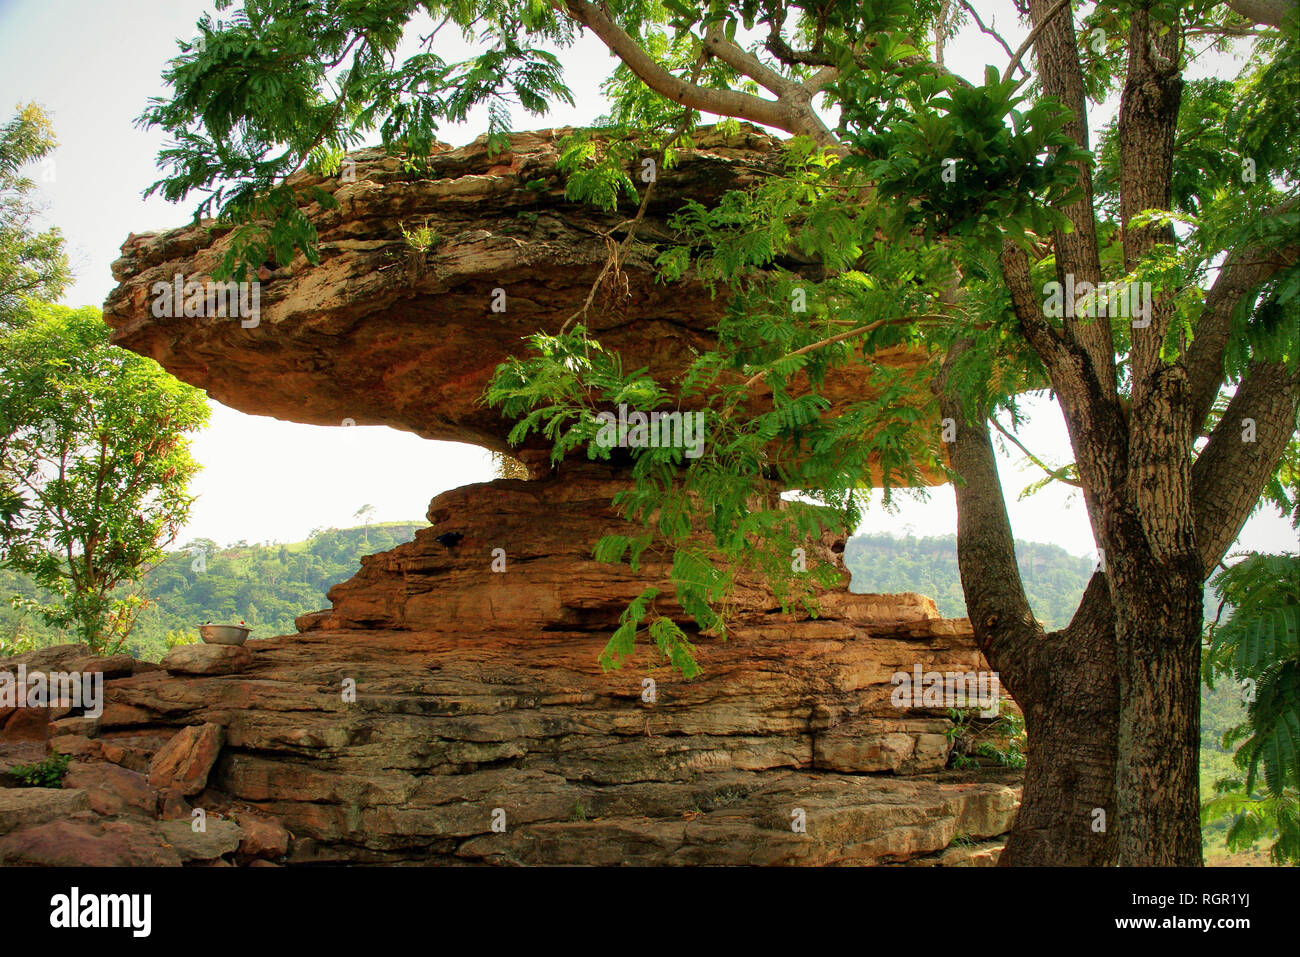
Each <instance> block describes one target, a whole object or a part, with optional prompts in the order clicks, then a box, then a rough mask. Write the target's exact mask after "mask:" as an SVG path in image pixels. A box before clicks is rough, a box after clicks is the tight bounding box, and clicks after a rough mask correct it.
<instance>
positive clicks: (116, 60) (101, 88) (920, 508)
mask: <svg viewBox="0 0 1300 957" xmlns="http://www.w3.org/2000/svg"><path fill="white" fill-rule="evenodd" d="M979 7H980V10H981V16H982V17H983V19H984V21H985V23H986V24H989V25H990V26H993V25H996V27H997V28H998V29H999V30H1000V31H1001V32H1002V33H1003V35H1004V36H1005V37H1006V38H1007V40H1008V42H1009V43H1010V44H1011V45H1012V46H1013V48H1014V47H1015V46H1016V45H1018V44H1019V42H1020V40H1021V39H1022V38H1023V37H1024V35H1025V30H1024V28H1023V27H1021V26H1020V24H1019V23H1018V21H1017V17H1016V13H1015V10H1014V7H1013V6H1012V5H1011V3H1010V2H1009V0H994V2H980V4H979ZM205 9H211V4H210V3H209V2H204V0H117V2H113V3H105V2H96V0H0V111H3V112H4V117H5V119H7V118H8V117H9V116H11V115H12V108H13V107H14V106H16V105H17V104H18V103H20V102H27V101H30V100H35V101H37V102H38V103H40V104H42V105H43V106H44V107H45V108H46V109H47V110H49V111H50V113H51V114H52V116H53V120H54V125H55V129H56V132H57V135H58V138H59V141H60V146H59V148H58V150H57V151H56V153H55V154H54V166H53V169H52V171H49V173H50V174H51V175H47V171H46V170H44V169H42V168H41V167H36V168H34V170H33V173H32V175H33V178H35V179H36V180H37V181H38V183H39V185H40V192H41V197H42V200H43V202H44V203H45V215H46V218H47V219H48V221H49V222H50V223H52V224H54V225H57V226H59V227H60V228H61V229H62V230H63V232H64V234H65V235H66V237H67V239H68V247H69V252H70V255H71V257H72V262H73V267H74V270H75V273H76V281H75V283H74V285H73V286H72V288H71V289H70V290H69V292H68V294H67V295H66V296H65V297H64V302H66V303H67V304H69V305H73V306H80V305H87V304H91V305H95V306H100V305H102V303H103V301H104V299H105V297H106V296H107V294H108V292H109V290H110V289H112V288H113V286H114V285H115V282H114V280H113V278H112V274H111V272H110V270H109V266H110V264H111V263H112V261H113V260H114V259H116V258H117V256H118V255H119V249H120V246H121V244H122V241H123V240H124V239H125V238H126V236H127V234H128V233H130V232H133V231H134V232H145V231H147V230H150V229H159V228H167V227H171V226H177V225H182V224H183V223H185V222H186V221H187V220H188V219H189V217H190V215H191V213H192V207H191V206H184V205H183V206H173V205H171V204H168V203H166V202H164V201H163V200H161V199H158V198H153V199H150V200H148V201H145V200H143V199H141V193H142V192H143V190H144V189H145V188H146V187H148V186H149V184H151V183H152V182H154V181H155V180H156V179H158V178H159V177H158V171H157V167H156V166H155V157H156V154H157V152H158V149H159V148H160V147H161V146H162V145H163V136H162V135H161V133H159V132H158V131H142V130H139V129H137V128H135V125H134V120H135V117H137V116H138V115H139V114H140V113H141V111H142V110H143V109H144V108H145V105H146V103H147V100H148V99H149V98H150V97H152V96H163V95H165V93H166V91H165V89H164V87H163V84H162V82H161V80H160V75H161V70H162V66H163V63H164V61H166V60H167V59H169V58H171V57H172V56H174V55H175V54H176V49H177V48H176V45H175V40H176V39H177V38H178V37H186V38H190V37H193V36H194V35H195V32H196V31H195V29H194V23H195V21H196V20H197V19H198V17H199V16H200V14H201V13H202V12H203V11H204V10H205ZM985 11H989V12H985ZM220 16H221V14H220V13H215V12H214V17H217V18H220ZM423 32H425V33H427V32H428V29H427V25H425V26H424V29H423ZM444 39H445V40H446V41H447V42H446V43H444ZM457 46H459V40H458V38H456V37H454V36H452V35H451V34H449V33H448V31H443V34H440V36H439V40H438V49H439V52H440V53H442V54H443V55H444V56H449V55H451V54H452V53H454V47H457ZM562 57H563V62H564V64H565V67H566V70H567V77H568V83H569V87H570V89H571V90H572V91H573V93H574V96H575V99H576V100H577V103H576V105H575V107H573V108H567V107H561V108H560V109H557V110H555V111H554V112H552V113H551V114H549V115H548V116H547V117H545V118H539V117H532V116H528V115H527V114H524V113H522V111H518V112H517V114H516V120H515V127H516V128H517V129H536V128H541V127H547V126H565V125H570V124H572V125H582V124H585V123H589V122H590V121H591V120H592V119H594V118H595V117H596V116H598V115H600V114H601V113H604V112H606V108H605V104H604V103H603V101H602V99H601V97H600V95H599V91H598V87H599V84H600V81H601V80H602V79H603V78H604V77H605V76H606V75H607V74H608V73H609V72H610V70H612V68H613V65H614V61H613V60H612V58H611V57H610V56H609V55H608V54H607V52H606V51H605V49H604V47H603V46H601V45H600V44H599V43H598V42H597V41H595V40H594V39H593V38H591V37H587V38H585V39H584V40H583V41H582V42H580V43H579V44H578V45H577V46H576V47H573V48H570V49H569V50H567V51H565V52H564V53H563V54H562ZM945 58H946V61H947V65H948V66H949V67H950V68H951V69H954V70H956V71H957V72H959V73H962V74H964V75H966V76H969V77H972V78H978V77H979V76H980V75H981V74H982V71H983V64H984V63H985V62H992V63H995V64H998V65H999V66H1000V65H1001V64H1003V63H1004V62H1005V59H1006V55H1005V53H1003V52H1002V51H1001V50H1000V49H999V48H998V47H997V46H996V45H995V44H994V42H993V41H992V40H990V39H989V38H987V37H985V36H983V35H981V34H980V33H979V32H978V31H977V30H975V29H973V28H970V27H968V28H967V29H966V31H965V32H964V33H963V34H962V35H961V36H960V37H958V38H957V39H955V40H954V41H951V42H950V43H949V45H948V47H947V49H946V53H945ZM1203 60H1204V61H1205V62H1202V63H1200V64H1198V72H1199V73H1207V72H1212V71H1213V69H1215V68H1216V67H1217V68H1218V69H1221V70H1225V71H1226V70H1228V69H1230V66H1229V65H1228V64H1226V63H1225V62H1224V61H1223V60H1221V59H1220V60H1217V61H1209V60H1208V59H1206V58H1203ZM1225 75H1226V73H1225ZM1105 118H1106V117H1104V116H1101V115H1096V116H1093V117H1092V118H1091V123H1092V128H1093V129H1094V130H1096V129H1098V128H1099V127H1100V125H1101V121H1102V120H1104V119H1105ZM485 128H486V119H485V117H481V116H480V117H476V118H475V119H474V121H473V122H471V123H469V124H467V125H465V126H463V127H460V128H447V129H444V130H443V131H442V132H441V134H440V137H441V138H442V139H444V140H447V141H449V142H452V143H453V144H456V145H460V144H463V143H466V142H469V141H470V140H471V139H473V138H474V137H475V136H477V135H478V134H480V133H482V132H483V131H484V130H485ZM1029 408H1030V409H1031V410H1032V414H1031V418H1030V422H1029V423H1028V425H1027V426H1026V427H1025V428H1024V429H1023V430H1022V432H1021V433H1020V435H1021V439H1022V441H1024V442H1025V444H1026V445H1027V446H1028V447H1029V448H1031V449H1034V450H1035V451H1036V452H1038V454H1040V455H1041V456H1043V457H1045V458H1046V459H1048V460H1049V461H1050V462H1052V463H1053V464H1061V463H1063V462H1067V461H1069V460H1070V458H1071V456H1070V453H1069V446H1068V441H1067V439H1066V435H1065V428H1064V424H1063V422H1062V419H1061V416H1060V413H1059V411H1058V410H1057V408H1056V406H1055V405H1054V404H1050V403H1047V402H1044V401H1038V402H1033V403H1031V404H1030V406H1029ZM194 454H195V457H196V458H197V459H198V461H199V462H201V463H202V464H203V466H204V471H203V472H202V473H200V475H199V477H198V478H197V479H196V480H195V482H194V486H193V490H194V491H195V492H197V493H198V495H199V498H198V501H197V502H196V503H195V506H194V509H193V512H192V514H191V520H190V522H189V524H188V526H187V528H186V531H185V533H184V534H183V535H182V537H181V539H180V541H182V542H183V541H185V540H187V539H189V538H197V537H206V538H212V539H215V540H216V541H217V542H219V543H227V542H234V541H237V540H240V539H244V540H247V541H249V542H263V541H294V540H298V539H302V538H304V537H306V535H307V534H308V532H309V531H310V530H311V529H313V528H316V527H318V526H331V525H332V526H339V527H343V526H348V525H354V524H357V521H356V520H355V519H354V518H353V514H354V513H355V512H356V510H357V509H358V508H359V507H360V506H362V505H364V504H373V505H374V506H375V508H376V514H375V516H374V519H375V520H376V521H398V520H418V519H422V518H423V516H424V513H425V509H426V508H427V505H428V501H429V499H430V498H431V497H432V496H433V495H435V494H437V493H439V492H441V491H445V490H446V489H450V488H455V487H457V486H460V485H464V484H466V483H469V482H478V481H485V480H487V479H489V478H491V467H490V464H489V461H488V456H487V453H486V452H484V451H482V450H480V449H478V448H475V447H473V446H468V445H460V444H455V443H447V442H431V441H427V440H424V439H420V438H417V437H416V436H413V435H411V434H409V433H403V432H397V431H394V430H391V429H387V428H366V427H355V428H325V427H319V426H308V425H299V424H296V423H288V422H281V421H278V420H276V419H271V418H266V417H259V416H249V415H244V414H243V413H240V412H236V411H234V410H232V409H228V408H226V407H224V406H221V405H218V404H217V403H215V402H214V403H213V415H212V420H211V424H210V425H209V426H208V428H207V429H206V430H205V431H204V432H203V433H201V434H200V435H198V436H197V437H196V438H195V440H194ZM1020 460H1021V457H1020V456H1019V455H1018V454H1017V455H1016V456H1014V457H1003V458H1002V460H1001V468H1002V478H1003V484H1004V486H1005V489H1006V491H1007V497H1008V499H1009V506H1010V512H1011V521H1012V525H1013V527H1014V530H1015V533H1016V536H1017V537H1018V538H1023V539H1027V540H1031V541H1038V542H1052V543H1055V544H1058V545H1060V546H1062V547H1063V548H1065V549H1066V550H1068V551H1070V552H1072V553H1074V554H1078V555H1093V554H1095V547H1094V544H1093V540H1092V533H1091V531H1090V530H1089V527H1088V520H1087V515H1086V513H1085V510H1084V507H1083V503H1082V501H1081V499H1080V497H1079V496H1078V494H1077V493H1073V492H1071V491H1069V490H1067V489H1051V490H1046V491H1043V492H1041V493H1039V494H1037V495H1035V496H1033V497H1032V498H1030V499H1028V500H1026V501H1024V502H1017V501H1016V500H1015V499H1016V496H1017V494H1018V492H1019V490H1020V489H1021V488H1022V487H1023V486H1025V485H1026V484H1028V483H1029V482H1030V481H1033V480H1034V479H1035V478H1036V477H1037V476H1036V475H1035V472H1034V470H1033V469H1032V467H1029V466H1025V467H1023V468H1022V467H1021V466H1020V465H1019V462H1020ZM863 530H864V531H873V532H874V531H890V532H894V533H897V534H902V533H905V532H906V533H911V534H915V535H939V534H951V533H953V532H955V531H956V508H955V504H954V502H953V496H952V490H951V488H948V487H940V488H936V489H932V490H931V491H930V494H929V500H928V501H926V502H905V503H903V504H902V506H901V509H900V511H899V512H897V513H896V514H893V515H887V514H885V513H884V512H883V511H881V510H879V509H876V510H874V511H873V514H872V515H871V516H870V517H869V519H868V521H867V522H866V524H865V525H864V526H863ZM1239 547H1241V548H1254V549H1261V550H1267V551H1279V550H1295V548H1296V536H1295V533H1294V531H1292V529H1291V528H1290V526H1289V525H1288V523H1287V522H1286V521H1284V520H1283V519H1282V518H1281V516H1279V515H1277V514H1276V513H1275V512H1274V513H1271V514H1261V515H1258V516H1256V517H1255V518H1253V519H1252V520H1251V521H1250V522H1249V523H1248V524H1247V526H1246V529H1245V531H1244V532H1243V535H1242V538H1241V540H1240V541H1239Z"/></svg>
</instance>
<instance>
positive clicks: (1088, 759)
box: [999, 575, 1119, 867]
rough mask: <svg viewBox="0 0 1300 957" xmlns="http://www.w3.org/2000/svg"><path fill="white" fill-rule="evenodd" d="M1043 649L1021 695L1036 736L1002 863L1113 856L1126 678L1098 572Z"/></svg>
mask: <svg viewBox="0 0 1300 957" xmlns="http://www.w3.org/2000/svg"><path fill="white" fill-rule="evenodd" d="M1034 652H1035V658H1036V659H1037V660H1038V662H1040V663H1041V664H1038V666H1036V667H1034V668H1033V669H1032V672H1031V674H1030V675H1029V676H1028V678H1027V680H1026V681H1023V682H1022V683H1021V686H1020V687H1021V690H1020V691H1019V692H1018V693H1017V697H1016V701H1017V703H1018V704H1020V706H1021V710H1023V711H1024V713H1025V729H1026V731H1027V732H1028V735H1029V756H1028V757H1029V760H1028V762H1027V765H1026V768H1025V783H1024V791H1023V794H1022V797H1021V804H1020V813H1019V815H1018V816H1017V817H1016V823H1015V827H1014V828H1013V829H1012V831H1011V834H1010V836H1009V838H1008V840H1007V846H1006V850H1004V851H1003V852H1002V857H1001V858H1000V859H999V864H1003V865H1007V866H1012V867H1025V866H1045V865H1047V866H1061V865H1070V866H1107V865H1110V864H1113V863H1114V862H1115V839H1114V829H1113V828H1112V827H1111V826H1110V824H1111V822H1112V821H1113V820H1114V816H1115V760H1116V743H1117V741H1118V719H1119V707H1118V697H1119V686H1118V680H1117V675H1116V671H1115V664H1116V660H1115V632H1114V628H1113V625H1112V620H1111V612H1110V598H1109V595H1108V593H1107V590H1106V581H1105V578H1104V577H1103V576H1101V575H1094V576H1093V579H1092V581H1091V582H1090V583H1089V585H1088V590H1087V592H1086V593H1085V596H1084V600H1083V604H1082V606H1081V612H1080V614H1076V616H1075V619H1074V621H1072V622H1071V623H1070V625H1069V627H1068V628H1065V629H1063V630H1062V631H1054V632H1051V633H1049V634H1047V635H1044V636H1043V637H1042V638H1041V639H1040V640H1039V641H1038V642H1037V643H1036V646H1035V649H1034Z"/></svg>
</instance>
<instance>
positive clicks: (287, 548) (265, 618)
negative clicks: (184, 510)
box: [0, 522, 428, 660]
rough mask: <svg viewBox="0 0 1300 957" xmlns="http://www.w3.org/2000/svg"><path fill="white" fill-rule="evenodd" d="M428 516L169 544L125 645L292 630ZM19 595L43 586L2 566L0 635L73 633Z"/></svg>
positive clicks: (153, 647)
mask: <svg viewBox="0 0 1300 957" xmlns="http://www.w3.org/2000/svg"><path fill="white" fill-rule="evenodd" d="M427 524H428V523H427V522H388V523H383V524H375V525H371V526H369V527H363V528H343V529H338V528H330V529H322V530H319V531H316V532H314V533H313V534H312V536H311V537H310V538H309V539H307V540H306V541H304V542H293V543H291V544H285V545H281V544H278V543H266V544H261V545H250V544H248V543H247V542H236V543H235V544H233V545H227V546H225V547H218V546H217V544H216V543H215V542H213V541H212V540H210V539H197V540H195V541H193V542H189V543H188V544H187V545H186V546H185V548H184V549H181V550H177V551H172V552H168V553H167V555H166V557H165V558H164V559H163V561H162V562H161V563H159V564H158V565H157V566H155V567H154V568H153V569H152V570H151V571H150V572H149V573H148V574H147V575H146V576H145V578H144V583H143V589H142V591H143V594H144V595H146V596H147V597H148V598H150V599H151V600H152V604H151V605H150V606H149V607H147V608H146V609H145V610H144V611H143V612H141V614H140V617H139V619H138V621H137V623H136V626H135V630H134V631H133V632H132V633H131V637H130V638H129V639H128V640H127V645H126V649H125V650H127V651H129V652H130V653H131V654H133V655H135V656H137V657H141V658H149V659H153V660H157V659H158V658H160V657H162V655H163V654H164V653H165V652H166V650H167V637H168V635H169V634H172V635H173V636H176V635H180V634H185V635H189V636H197V634H198V626H199V625H201V624H203V623H204V622H205V621H219V622H238V621H243V622H246V623H247V624H248V625H249V626H250V627H252V628H253V633H254V635H255V636H256V637H259V638H269V637H271V636H273V635H284V634H292V633H293V632H294V631H295V630H296V629H295V628H294V619H295V618H296V617H298V616H299V615H302V614H305V613H306V612H309V611H319V610H320V609H322V608H328V607H329V601H328V600H327V599H326V597H325V593H326V592H327V591H328V590H329V589H330V587H331V586H333V585H336V584H338V583H339V582H342V581H346V580H347V579H349V578H351V577H352V576H353V575H354V574H356V572H357V571H358V570H359V569H360V568H361V558H362V556H364V555H373V554H374V553H376V552H382V551H387V550H388V549H390V548H392V547H394V546H395V545H400V544H402V543H403V542H409V541H410V540H411V539H412V538H414V537H415V532H416V530H417V529H420V528H424V527H426V525H427ZM14 595H23V596H25V597H33V596H34V595H35V588H34V587H33V586H32V584H31V582H29V581H28V580H27V579H26V578H25V577H24V576H21V575H19V574H17V573H15V572H12V571H9V570H7V569H0V638H2V639H3V640H4V641H5V642H6V644H8V645H9V646H12V645H13V644H14V643H15V640H16V639H19V638H26V639H29V640H31V641H32V642H33V643H34V644H36V645H46V644H54V643H56V642H58V641H60V640H63V641H71V640H72V638H70V637H62V636H60V635H58V634H57V633H56V631H55V630H54V629H51V628H49V627H47V626H45V625H44V624H43V623H42V622H41V621H40V619H39V617H38V616H36V615H34V614H32V613H30V612H25V611H21V610H18V609H15V608H13V607H11V605H10V603H9V599H10V597H11V596H14Z"/></svg>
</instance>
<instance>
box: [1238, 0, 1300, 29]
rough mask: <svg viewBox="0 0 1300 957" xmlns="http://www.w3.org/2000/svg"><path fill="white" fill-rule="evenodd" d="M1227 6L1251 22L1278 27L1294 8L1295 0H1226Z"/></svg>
mask: <svg viewBox="0 0 1300 957" xmlns="http://www.w3.org/2000/svg"><path fill="white" fill-rule="evenodd" d="M1228 7H1229V8H1230V9H1231V10H1232V12H1233V13H1236V14H1239V15H1241V16H1243V17H1245V18H1246V19H1247V20H1249V21H1250V22H1251V23H1263V24H1267V25H1268V26H1270V27H1280V26H1281V25H1282V23H1283V22H1284V21H1285V20H1286V18H1287V15H1288V14H1290V13H1293V12H1294V11H1295V8H1296V0H1228Z"/></svg>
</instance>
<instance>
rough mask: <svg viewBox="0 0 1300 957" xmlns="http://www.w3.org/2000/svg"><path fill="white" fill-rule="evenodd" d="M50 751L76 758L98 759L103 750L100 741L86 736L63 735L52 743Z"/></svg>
mask: <svg viewBox="0 0 1300 957" xmlns="http://www.w3.org/2000/svg"><path fill="white" fill-rule="evenodd" d="M50 749H51V750H53V751H57V752H58V753H59V754H66V755H69V756H71V757H74V758H98V757H101V754H102V749H101V747H100V744H99V742H98V741H95V740H93V739H91V738H88V737H86V736H85V735H84V734H63V735H59V736H58V737H56V738H54V739H52V740H51V741H50Z"/></svg>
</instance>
